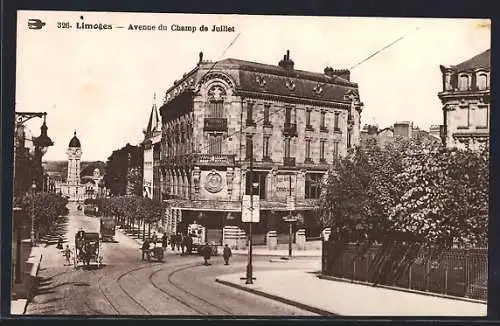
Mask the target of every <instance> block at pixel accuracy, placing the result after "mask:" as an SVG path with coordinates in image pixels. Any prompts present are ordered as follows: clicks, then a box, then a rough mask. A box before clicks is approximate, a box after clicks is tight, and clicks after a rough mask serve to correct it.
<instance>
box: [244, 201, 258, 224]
mask: <svg viewBox="0 0 500 326" xmlns="http://www.w3.org/2000/svg"><path fill="white" fill-rule="evenodd" d="M252 201H253V202H251V200H250V195H243V200H242V203H241V204H242V205H241V221H242V222H243V223H259V222H260V198H259V195H253V198H252Z"/></svg>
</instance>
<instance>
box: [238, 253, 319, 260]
mask: <svg viewBox="0 0 500 326" xmlns="http://www.w3.org/2000/svg"><path fill="white" fill-rule="evenodd" d="M233 255H239V256H247V255H248V253H247V252H245V253H243V252H233ZM252 256H272V257H277V258H278V259H279V258H281V257H283V256H284V255H282V254H277V253H256V252H253V253H252ZM292 258H321V255H317V256H316V255H293V256H292Z"/></svg>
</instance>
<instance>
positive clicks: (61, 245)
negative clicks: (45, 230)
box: [56, 236, 63, 250]
mask: <svg viewBox="0 0 500 326" xmlns="http://www.w3.org/2000/svg"><path fill="white" fill-rule="evenodd" d="M56 248H57V249H60V250H62V249H63V238H62V237H61V236H59V239H57V247H56Z"/></svg>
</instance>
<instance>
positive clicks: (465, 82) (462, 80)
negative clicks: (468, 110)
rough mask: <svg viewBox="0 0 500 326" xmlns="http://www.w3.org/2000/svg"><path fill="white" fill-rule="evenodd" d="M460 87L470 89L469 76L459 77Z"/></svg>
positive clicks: (460, 88) (463, 89)
mask: <svg viewBox="0 0 500 326" xmlns="http://www.w3.org/2000/svg"><path fill="white" fill-rule="evenodd" d="M458 89H459V90H461V91H467V90H469V77H468V76H465V75H462V76H460V77H459V79H458Z"/></svg>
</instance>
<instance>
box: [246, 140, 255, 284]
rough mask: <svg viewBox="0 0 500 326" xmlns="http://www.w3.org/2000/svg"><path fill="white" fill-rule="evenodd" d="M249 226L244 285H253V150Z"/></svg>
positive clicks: (251, 156) (251, 157)
mask: <svg viewBox="0 0 500 326" xmlns="http://www.w3.org/2000/svg"><path fill="white" fill-rule="evenodd" d="M249 173H250V223H249V224H250V225H249V232H248V233H249V239H248V265H247V280H246V282H245V283H246V284H253V266H252V254H253V253H252V247H253V246H252V244H253V242H252V224H253V148H252V155H250V171H249Z"/></svg>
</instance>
